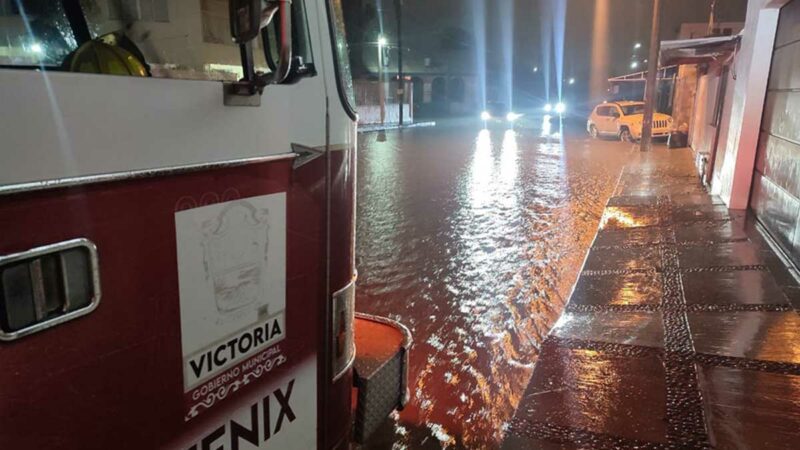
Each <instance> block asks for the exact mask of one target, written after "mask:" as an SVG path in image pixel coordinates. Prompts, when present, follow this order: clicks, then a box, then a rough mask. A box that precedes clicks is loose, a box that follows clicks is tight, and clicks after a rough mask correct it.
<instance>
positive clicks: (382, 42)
mask: <svg viewBox="0 0 800 450" xmlns="http://www.w3.org/2000/svg"><path fill="white" fill-rule="evenodd" d="M385 46H386V38H385V37H383V35H380V36H378V102H379V103H380V105H381V125H383V124H384V122H385V121H386V92H385V91H386V89H385V86H384V83H383V49H384V47H385Z"/></svg>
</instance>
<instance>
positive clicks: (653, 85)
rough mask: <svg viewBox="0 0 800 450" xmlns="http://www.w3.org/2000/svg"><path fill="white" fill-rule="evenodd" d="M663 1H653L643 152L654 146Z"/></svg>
mask: <svg viewBox="0 0 800 450" xmlns="http://www.w3.org/2000/svg"><path fill="white" fill-rule="evenodd" d="M660 30H661V0H653V29H652V30H651V33H650V56H649V60H648V61H647V85H646V87H645V96H644V98H645V100H644V101H645V109H644V121H643V122H642V147H641V150H642V151H643V152H647V151H650V149H651V148H652V146H653V112H654V110H655V107H656V93H657V92H658V56H659V52H660V50H661V39H660V37H659V36H660Z"/></svg>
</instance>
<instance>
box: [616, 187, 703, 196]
mask: <svg viewBox="0 0 800 450" xmlns="http://www.w3.org/2000/svg"><path fill="white" fill-rule="evenodd" d="M705 193H706V191H705V190H704V189H703V188H702V187H700V186H699V185H674V186H661V185H658V184H652V185H638V186H620V187H618V188H617V190H616V191H615V192H614V195H659V196H670V197H672V196H674V195H703V194H705Z"/></svg>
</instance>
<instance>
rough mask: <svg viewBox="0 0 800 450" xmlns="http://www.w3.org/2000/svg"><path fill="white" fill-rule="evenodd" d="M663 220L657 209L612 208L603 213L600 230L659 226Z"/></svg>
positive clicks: (643, 207)
mask: <svg viewBox="0 0 800 450" xmlns="http://www.w3.org/2000/svg"><path fill="white" fill-rule="evenodd" d="M660 222H661V218H660V217H659V215H658V210H657V209H656V208H650V207H645V206H610V207H607V208H606V209H605V211H604V212H603V217H602V218H601V219H600V229H603V230H608V229H617V228H635V227H648V226H654V225H658V224H659V223H660Z"/></svg>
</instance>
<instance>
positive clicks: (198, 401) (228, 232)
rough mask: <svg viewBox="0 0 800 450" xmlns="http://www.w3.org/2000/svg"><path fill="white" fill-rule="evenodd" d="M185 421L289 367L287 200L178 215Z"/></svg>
mask: <svg viewBox="0 0 800 450" xmlns="http://www.w3.org/2000/svg"><path fill="white" fill-rule="evenodd" d="M175 229H176V241H177V250H178V278H179V285H180V312H181V347H182V354H183V382H184V395H185V403H186V407H187V410H186V418H185V419H186V420H187V421H188V420H191V419H193V418H194V417H196V416H197V415H198V414H200V413H201V412H203V411H205V410H207V409H208V408H210V407H212V406H213V405H214V404H215V403H217V402H218V401H220V400H222V399H224V398H226V397H228V395H229V394H230V393H232V392H234V391H236V390H238V389H239V388H240V387H242V386H243V385H246V384H248V383H250V382H251V381H254V380H255V379H257V378H260V377H261V376H262V375H263V374H265V373H268V372H271V371H272V370H273V369H274V368H276V367H279V366H281V365H283V364H284V363H285V362H286V360H287V359H286V356H284V355H283V354H282V353H281V349H280V347H279V346H278V345H276V344H278V343H279V342H281V341H282V340H283V338H284V337H285V335H286V321H285V318H286V314H285V312H286V194H285V193H279V194H272V195H265V196H260V197H252V198H246V199H238V200H235V201H230V202H225V203H218V204H213V205H209V206H204V207H200V208H194V209H188V210H184V211H179V212H176V213H175Z"/></svg>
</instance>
